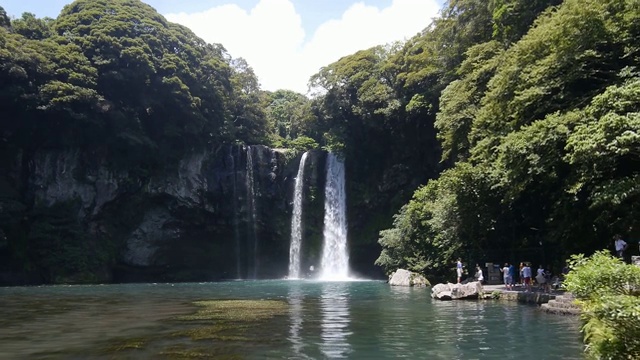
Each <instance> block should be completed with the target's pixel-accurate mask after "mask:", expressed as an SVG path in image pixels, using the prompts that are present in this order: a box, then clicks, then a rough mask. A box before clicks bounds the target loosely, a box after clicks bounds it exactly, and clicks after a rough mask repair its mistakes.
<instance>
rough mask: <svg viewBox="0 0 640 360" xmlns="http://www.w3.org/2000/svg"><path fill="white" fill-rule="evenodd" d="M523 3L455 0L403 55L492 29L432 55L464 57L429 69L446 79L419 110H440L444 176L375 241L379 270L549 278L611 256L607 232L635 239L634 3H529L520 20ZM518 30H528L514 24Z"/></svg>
mask: <svg viewBox="0 0 640 360" xmlns="http://www.w3.org/2000/svg"><path fill="white" fill-rule="evenodd" d="M500 4H501V5H500ZM525 4H533V3H531V2H528V1H496V2H490V3H489V4H488V5H485V6H484V7H482V6H480V5H479V4H478V3H477V2H475V1H473V0H471V1H451V2H450V3H449V4H448V8H447V9H445V10H444V12H443V18H442V19H440V20H438V21H436V22H435V25H434V26H433V27H432V28H431V29H427V30H426V31H425V33H424V34H423V35H421V36H419V37H417V38H416V39H414V40H412V41H411V42H410V43H409V44H411V43H412V42H413V43H417V42H426V41H428V39H431V38H435V39H439V38H441V37H442V36H443V35H442V34H443V33H444V34H449V32H447V31H445V30H444V28H447V27H453V28H459V27H460V26H464V27H465V28H466V27H467V26H473V24H474V22H475V21H484V22H485V23H487V24H488V23H492V24H493V29H494V32H493V33H491V34H488V35H486V36H485V37H484V38H477V37H475V38H473V37H469V38H461V39H459V40H454V41H455V44H454V45H452V46H450V47H448V48H447V49H445V50H442V52H440V51H439V50H438V49H437V48H436V49H435V50H433V51H434V54H431V57H430V59H432V58H436V59H443V58H445V59H447V58H449V57H450V56H454V55H455V56H459V54H460V50H458V51H456V52H455V53H454V54H450V53H449V51H451V49H452V48H453V49H455V48H456V46H461V47H462V49H464V55H463V56H460V57H459V58H458V60H455V59H453V58H452V59H451V61H447V62H446V63H445V65H444V66H440V67H439V68H440V69H444V70H447V69H449V68H451V69H452V70H451V73H452V74H454V75H451V74H449V73H446V72H443V73H442V74H438V75H437V76H436V80H438V81H440V82H445V83H446V87H444V88H443V89H442V91H441V92H440V93H439V94H440V97H439V102H434V103H433V104H432V105H430V107H429V108H431V109H436V110H438V111H437V112H436V114H435V127H436V130H437V132H438V133H437V136H438V139H439V140H440V144H441V145H442V150H443V151H442V161H443V162H444V163H449V164H452V167H451V168H450V169H449V170H447V171H445V172H443V173H442V174H440V177H439V178H438V179H437V180H432V181H429V183H428V184H427V186H426V187H424V188H421V189H420V190H418V191H417V192H416V193H415V194H414V196H413V199H412V200H411V201H410V202H409V203H408V204H407V205H405V206H404V207H403V208H402V210H401V211H400V212H399V213H398V214H397V215H396V218H395V222H394V225H393V227H392V228H391V229H389V230H385V231H382V232H381V233H380V244H381V245H382V247H383V250H382V253H381V256H380V257H379V258H378V260H377V263H378V264H380V265H382V266H383V267H385V268H386V269H387V270H388V271H392V270H393V269H395V268H397V267H408V268H412V269H414V270H418V271H424V272H427V273H431V274H433V275H440V276H445V275H448V276H450V274H451V270H450V269H451V268H452V266H453V263H454V261H455V258H456V257H458V256H461V257H463V259H465V261H468V262H477V263H484V262H486V261H493V262H503V261H512V262H519V261H534V262H539V263H543V262H547V263H553V264H555V265H556V267H557V268H559V264H560V263H561V262H562V260H563V259H564V258H566V257H567V256H568V255H569V254H572V253H576V252H584V251H593V250H595V249H599V248H603V247H607V246H610V242H609V241H607V240H602V239H610V238H611V235H612V234H614V233H616V232H620V233H624V234H627V235H629V236H635V235H637V234H635V233H633V231H634V230H633V228H634V226H635V228H637V220H636V219H637V218H638V210H639V208H638V200H639V196H640V193H639V192H638V191H639V190H640V188H639V187H638V184H640V182H639V181H638V180H639V179H638V175H639V172H640V168H639V165H640V158H639V157H638V155H640V153H638V149H639V148H640V142H639V140H640V137H639V135H638V133H639V131H640V123H638V116H639V112H638V111H639V109H640V98H639V97H638V96H637V95H638V92H637V91H638V84H639V80H640V77H639V73H638V70H639V69H638V65H639V64H640V52H639V51H638V50H639V48H638V39H640V32H639V31H640V27H639V24H640V22H639V21H638V19H640V7H638V3H637V2H635V1H631V0H608V1H577V0H566V1H564V2H562V3H561V4H559V5H557V6H553V5H556V4H557V2H552V1H549V2H547V3H546V5H545V4H543V3H542V2H536V5H535V6H532V7H526V8H528V9H530V11H531V12H530V13H528V14H527V15H526V16H524V17H522V16H523V14H522V12H519V11H516V10H514V9H522V8H523V7H525ZM543 5H545V6H543ZM527 6H528V5H527ZM547 7H548V8H547ZM479 9H482V10H483V11H484V10H486V11H488V12H489V13H491V14H493V15H492V16H488V15H487V14H485V13H483V14H484V15H480V14H478V11H479ZM508 9H512V10H514V11H515V13H514V14H513V15H511V14H509V13H508ZM545 9H547V10H545ZM505 11H506V12H505ZM472 14H473V15H472ZM468 15H472V16H471V18H469V17H467V16H468ZM532 15H535V16H532ZM511 16H516V17H515V18H512V17H511ZM522 18H526V19H531V21H532V23H531V26H530V27H523V26H521V25H522V22H519V21H516V20H517V19H522ZM533 19H535V21H533ZM498 20H499V21H498ZM509 24H511V25H509ZM516 24H517V25H518V26H513V25H516ZM458 34H459V33H458ZM474 34H476V35H477V34H478V32H474ZM458 36H460V35H458ZM463 40H464V41H465V42H464V43H461V42H462V41H463ZM506 40H509V41H506ZM433 41H436V42H437V40H433ZM414 53H415V51H414ZM431 61H433V60H431ZM450 63H453V64H457V65H455V66H452V67H447V66H446V64H450ZM425 64H428V61H426V62H425ZM422 69H425V67H422ZM407 78H410V77H409V76H407ZM438 86H439V85H437V84H433V83H432V84H431V85H430V86H425V87H424V89H425V90H423V93H425V91H428V89H434V88H435V89H438ZM431 91H433V90H431ZM414 98H415V96H414ZM423 98H424V97H423ZM409 105H411V104H409ZM409 105H408V106H407V108H408V107H409ZM422 116H425V114H424V113H422Z"/></svg>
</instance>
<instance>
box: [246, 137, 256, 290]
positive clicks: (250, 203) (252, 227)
mask: <svg viewBox="0 0 640 360" xmlns="http://www.w3.org/2000/svg"><path fill="white" fill-rule="evenodd" d="M246 185H247V209H248V212H249V238H248V239H247V248H251V247H253V278H254V279H255V278H256V276H257V275H258V229H257V227H258V222H257V221H256V218H257V215H256V196H255V184H254V179H253V157H252V155H251V146H247V179H246Z"/></svg>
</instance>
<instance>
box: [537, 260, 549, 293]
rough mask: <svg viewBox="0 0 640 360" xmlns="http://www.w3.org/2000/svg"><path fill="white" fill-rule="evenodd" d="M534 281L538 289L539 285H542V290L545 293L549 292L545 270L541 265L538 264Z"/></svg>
mask: <svg viewBox="0 0 640 360" xmlns="http://www.w3.org/2000/svg"><path fill="white" fill-rule="evenodd" d="M536 282H537V283H538V290H540V286H542V289H543V290H544V292H546V293H548V292H549V284H548V283H547V272H546V271H544V268H543V267H542V265H539V266H538V271H537V275H536Z"/></svg>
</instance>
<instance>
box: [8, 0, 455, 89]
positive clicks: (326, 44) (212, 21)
mask: <svg viewBox="0 0 640 360" xmlns="http://www.w3.org/2000/svg"><path fill="white" fill-rule="evenodd" d="M70 2H71V1H70V0H0V6H2V7H3V8H4V9H5V10H6V12H7V14H9V16H12V17H20V15H21V14H22V13H23V12H31V13H34V14H36V16H38V17H45V16H48V17H52V18H55V17H57V16H58V14H59V13H60V10H62V8H63V7H64V5H66V4H68V3H70ZM144 2H145V3H147V4H149V5H151V6H153V7H154V8H155V9H156V10H157V11H158V12H159V13H161V14H163V15H164V16H165V17H166V18H167V19H168V20H170V21H173V22H178V23H181V24H183V25H185V26H187V27H189V28H190V29H191V30H193V31H194V32H195V33H196V34H197V35H198V36H199V37H201V38H203V39H204V40H205V41H207V42H210V43H221V44H222V45H224V46H225V48H226V49H227V50H228V51H229V53H230V54H231V55H232V56H233V57H242V58H245V59H246V60H247V62H248V63H249V65H250V66H251V67H252V68H253V69H254V71H255V72H256V75H257V76H258V78H259V79H260V83H261V85H262V88H263V89H265V90H276V89H290V90H294V91H298V92H301V93H306V83H307V80H308V79H309V77H310V76H311V75H313V74H315V73H317V72H318V70H319V69H320V67H322V66H325V65H328V64H330V63H332V62H334V61H336V60H338V59H339V58H340V57H342V56H345V55H349V54H352V53H354V52H356V51H358V50H361V49H366V48H369V47H372V46H375V45H384V44H387V43H390V42H394V41H403V40H405V39H407V38H409V37H411V36H413V35H415V34H416V33H418V32H419V31H421V30H422V29H424V28H425V27H427V25H429V23H430V21H431V19H432V18H433V17H435V16H436V15H437V11H438V10H439V8H440V7H441V5H442V3H443V0H359V1H356V0H181V1H178V0H144Z"/></svg>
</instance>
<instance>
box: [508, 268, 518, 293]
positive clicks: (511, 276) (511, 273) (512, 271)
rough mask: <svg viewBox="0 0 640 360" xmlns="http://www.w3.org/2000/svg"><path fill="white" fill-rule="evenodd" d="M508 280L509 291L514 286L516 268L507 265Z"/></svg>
mask: <svg viewBox="0 0 640 360" xmlns="http://www.w3.org/2000/svg"><path fill="white" fill-rule="evenodd" d="M509 280H510V281H511V289H513V288H514V287H515V286H516V267H515V266H513V264H509Z"/></svg>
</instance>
